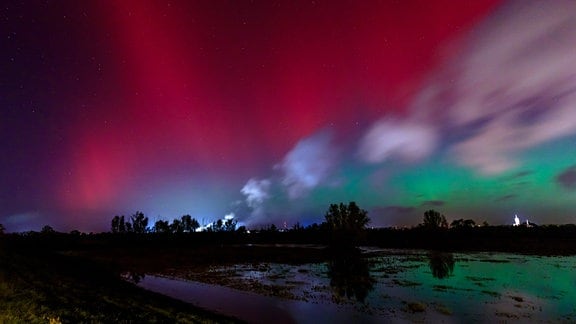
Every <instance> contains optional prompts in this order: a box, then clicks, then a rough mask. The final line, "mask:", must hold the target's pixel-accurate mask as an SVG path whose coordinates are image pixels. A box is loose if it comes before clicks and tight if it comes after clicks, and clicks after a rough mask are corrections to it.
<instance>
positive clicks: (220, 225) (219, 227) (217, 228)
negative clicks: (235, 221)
mask: <svg viewBox="0 0 576 324" xmlns="http://www.w3.org/2000/svg"><path fill="white" fill-rule="evenodd" d="M223 230H224V222H222V220H221V219H219V220H217V221H216V222H215V223H212V231H214V232H222V231H223Z"/></svg>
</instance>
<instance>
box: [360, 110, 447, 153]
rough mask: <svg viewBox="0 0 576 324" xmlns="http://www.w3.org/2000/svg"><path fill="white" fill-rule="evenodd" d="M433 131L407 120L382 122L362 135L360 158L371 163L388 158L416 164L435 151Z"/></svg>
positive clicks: (386, 120)
mask: <svg viewBox="0 0 576 324" xmlns="http://www.w3.org/2000/svg"><path fill="white" fill-rule="evenodd" d="M436 138H437V136H436V132H435V129H434V128H432V127H431V126H429V125H426V124H419V123H416V122H411V121H407V120H404V121H402V120H397V119H383V120H380V121H378V122H376V123H375V124H374V125H373V126H372V127H371V128H370V130H368V132H367V133H366V134H365V135H364V137H363V139H362V141H361V143H360V150H359V152H358V153H359V155H360V157H361V158H362V159H363V160H364V161H366V162H370V163H378V162H382V161H384V160H386V159H388V158H391V157H398V158H401V159H403V160H408V161H416V160H419V159H422V158H424V157H426V156H427V155H429V154H430V153H431V152H432V151H433V150H434V148H435V147H436Z"/></svg>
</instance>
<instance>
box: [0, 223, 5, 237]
mask: <svg viewBox="0 0 576 324" xmlns="http://www.w3.org/2000/svg"><path fill="white" fill-rule="evenodd" d="M4 232H6V227H4V225H2V224H0V235H2V234H4Z"/></svg>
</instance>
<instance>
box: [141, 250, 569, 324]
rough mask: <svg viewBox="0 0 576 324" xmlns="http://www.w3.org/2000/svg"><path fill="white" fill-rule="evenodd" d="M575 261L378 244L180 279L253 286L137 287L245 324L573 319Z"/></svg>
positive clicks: (152, 283) (147, 280)
mask: <svg viewBox="0 0 576 324" xmlns="http://www.w3.org/2000/svg"><path fill="white" fill-rule="evenodd" d="M575 267H576V257H574V256H570V257H543V256H527V255H515V254H503V253H454V254H450V253H430V252H427V251H406V250H383V251H378V252H374V251H371V253H370V256H365V257H362V258H360V257H357V256H340V257H336V258H335V259H333V260H330V261H329V262H326V263H318V264H305V265H297V266H295V265H286V264H276V263H265V264H258V265H253V264H237V265H234V266H226V267H224V266H223V267H216V268H212V269H211V270H210V271H209V272H208V273H188V274H186V276H185V277H187V278H189V279H192V280H200V281H209V282H212V283H219V284H223V285H227V286H230V287H235V288H239V289H242V290H249V291H251V292H247V291H241V290H238V289H231V288H227V287H222V286H219V285H214V284H203V283H198V282H192V281H183V280H174V279H169V278H164V277H159V276H150V275H147V276H145V277H144V279H143V280H142V281H140V283H139V284H140V285H141V286H143V287H144V288H147V289H150V290H154V291H157V292H160V293H164V294H167V295H170V296H172V297H175V298H179V299H182V300H184V301H187V302H190V303H192V304H195V305H197V306H200V307H203V308H206V309H210V310H213V311H218V312H220V313H223V314H228V315H232V316H236V317H238V318H241V319H244V320H247V321H250V322H270V321H272V320H273V321H275V322H288V323H289V322H298V323H308V322H310V323H311V322H318V321H321V322H342V323H344V322H351V321H354V322H358V321H360V322H378V321H382V320H385V321H386V322H390V321H398V322H403V321H427V322H428V321H434V322H438V321H443V322H461V321H475V322H493V321H510V320H514V321H518V320H520V321H554V322H557V321H568V322H573V321H575V320H576V274H575V273H574V269H575ZM207 279H209V280H207Z"/></svg>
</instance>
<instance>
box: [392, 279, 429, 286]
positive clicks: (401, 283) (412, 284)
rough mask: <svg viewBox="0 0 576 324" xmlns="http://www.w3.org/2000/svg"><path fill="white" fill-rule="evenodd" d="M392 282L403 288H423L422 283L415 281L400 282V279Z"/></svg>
mask: <svg viewBox="0 0 576 324" xmlns="http://www.w3.org/2000/svg"><path fill="white" fill-rule="evenodd" d="M392 282H393V283H394V284H396V285H398V286H402V287H417V286H422V284H421V283H419V282H415V281H410V280H399V279H394V280H392Z"/></svg>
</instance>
